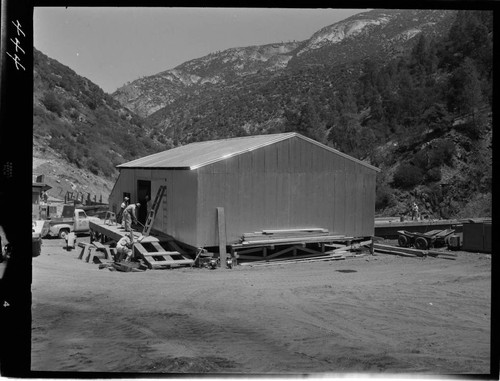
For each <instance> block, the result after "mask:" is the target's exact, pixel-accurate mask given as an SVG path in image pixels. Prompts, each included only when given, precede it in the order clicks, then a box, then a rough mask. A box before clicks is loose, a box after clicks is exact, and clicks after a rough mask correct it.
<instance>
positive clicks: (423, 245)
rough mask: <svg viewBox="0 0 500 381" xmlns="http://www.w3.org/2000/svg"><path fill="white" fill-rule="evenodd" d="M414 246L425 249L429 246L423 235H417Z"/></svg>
mask: <svg viewBox="0 0 500 381" xmlns="http://www.w3.org/2000/svg"><path fill="white" fill-rule="evenodd" d="M415 247H416V248H417V249H419V250H426V249H428V248H429V245H428V243H427V240H426V239H425V238H423V237H418V238H417V239H416V240H415Z"/></svg>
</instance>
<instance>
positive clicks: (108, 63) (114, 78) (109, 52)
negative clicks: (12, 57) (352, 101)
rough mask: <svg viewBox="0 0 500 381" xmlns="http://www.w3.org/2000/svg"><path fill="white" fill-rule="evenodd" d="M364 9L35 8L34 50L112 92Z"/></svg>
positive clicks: (306, 32)
mask: <svg viewBox="0 0 500 381" xmlns="http://www.w3.org/2000/svg"><path fill="white" fill-rule="evenodd" d="M365 11H366V10H364V9H257V8H246V9H245V8H239V9H235V8H75V7H73V8H72V7H69V8H63V7H61V8H42V7H39V8H35V11H34V45H35V47H36V48H37V49H38V50H40V51H41V52H42V53H44V54H46V55H48V56H49V57H51V58H54V59H56V60H57V61H59V62H61V63H62V64H64V65H66V66H69V67H70V68H71V69H73V70H74V71H75V72H76V73H78V74H79V75H81V76H84V77H87V78H88V79H90V80H91V81H92V82H94V83H96V84H97V85H99V86H100V87H101V88H102V89H103V90H104V91H106V92H108V93H111V92H113V91H115V90H116V89H117V88H118V87H120V86H122V85H124V84H125V83H126V82H128V81H133V80H135V79H137V78H139V77H142V76H147V75H152V74H156V73H159V72H161V71H164V70H168V69H173V68H174V67H176V66H177V65H180V64H181V63H183V62H186V61H189V60H191V59H195V58H200V57H203V56H205V55H207V54H209V53H212V52H215V51H217V50H225V49H228V48H235V47H244V46H251V45H263V44H270V43H274V42H281V41H293V40H296V41H302V40H305V39H308V38H309V37H311V35H312V34H313V33H314V32H316V31H318V30H319V29H321V28H323V27H324V26H327V25H331V24H334V23H335V22H337V21H340V20H343V19H345V18H347V17H349V16H352V15H353V14H356V13H360V12H365Z"/></svg>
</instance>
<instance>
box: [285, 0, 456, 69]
mask: <svg viewBox="0 0 500 381" xmlns="http://www.w3.org/2000/svg"><path fill="white" fill-rule="evenodd" d="M454 14H455V12H454V11H441V10H390V9H383V10H373V11H370V12H365V13H360V14H357V15H354V16H352V17H349V18H347V19H345V20H343V21H340V22H338V23H335V24H333V25H330V26H327V27H325V28H323V29H321V30H319V31H318V32H316V33H314V34H313V35H312V36H311V38H310V39H309V40H307V41H305V42H304V43H303V44H302V45H301V46H300V48H299V49H298V50H297V51H296V52H295V54H294V57H293V59H291V60H290V67H300V66H303V65H317V64H319V65H322V64H325V63H326V62H328V64H329V65H337V64H342V63H349V62H353V61H356V60H361V59H363V58H366V57H371V58H372V59H373V58H374V57H377V59H379V60H386V59H390V58H393V57H394V56H395V55H397V54H400V53H403V52H405V51H407V50H408V48H410V47H411V46H412V39H413V38H414V37H415V36H417V35H419V34H421V33H425V34H426V35H428V36H431V35H442V34H443V33H445V32H446V31H447V30H448V29H449V28H450V26H451V22H452V21H453V15H454Z"/></svg>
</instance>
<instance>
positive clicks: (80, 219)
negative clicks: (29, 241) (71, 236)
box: [48, 208, 99, 238]
mask: <svg viewBox="0 0 500 381" xmlns="http://www.w3.org/2000/svg"><path fill="white" fill-rule="evenodd" d="M93 219H95V220H96V221H99V218H97V217H89V216H87V213H85V211H84V210H83V209H78V208H74V210H73V213H72V215H71V216H70V215H69V214H68V213H67V211H66V213H63V216H62V217H61V218H56V219H52V220H50V221H49V225H50V228H49V231H48V235H49V236H50V237H59V238H66V235H67V234H68V233H70V232H74V233H88V232H89V231H90V227H89V221H90V220H93Z"/></svg>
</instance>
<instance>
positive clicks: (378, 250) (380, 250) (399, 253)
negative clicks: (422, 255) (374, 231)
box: [374, 248, 418, 257]
mask: <svg viewBox="0 0 500 381" xmlns="http://www.w3.org/2000/svg"><path fill="white" fill-rule="evenodd" d="M374 250H375V252H377V253H383V254H392V255H400V256H402V257H418V255H416V254H408V253H403V252H402V251H397V250H388V249H377V248H375V249H374Z"/></svg>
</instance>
